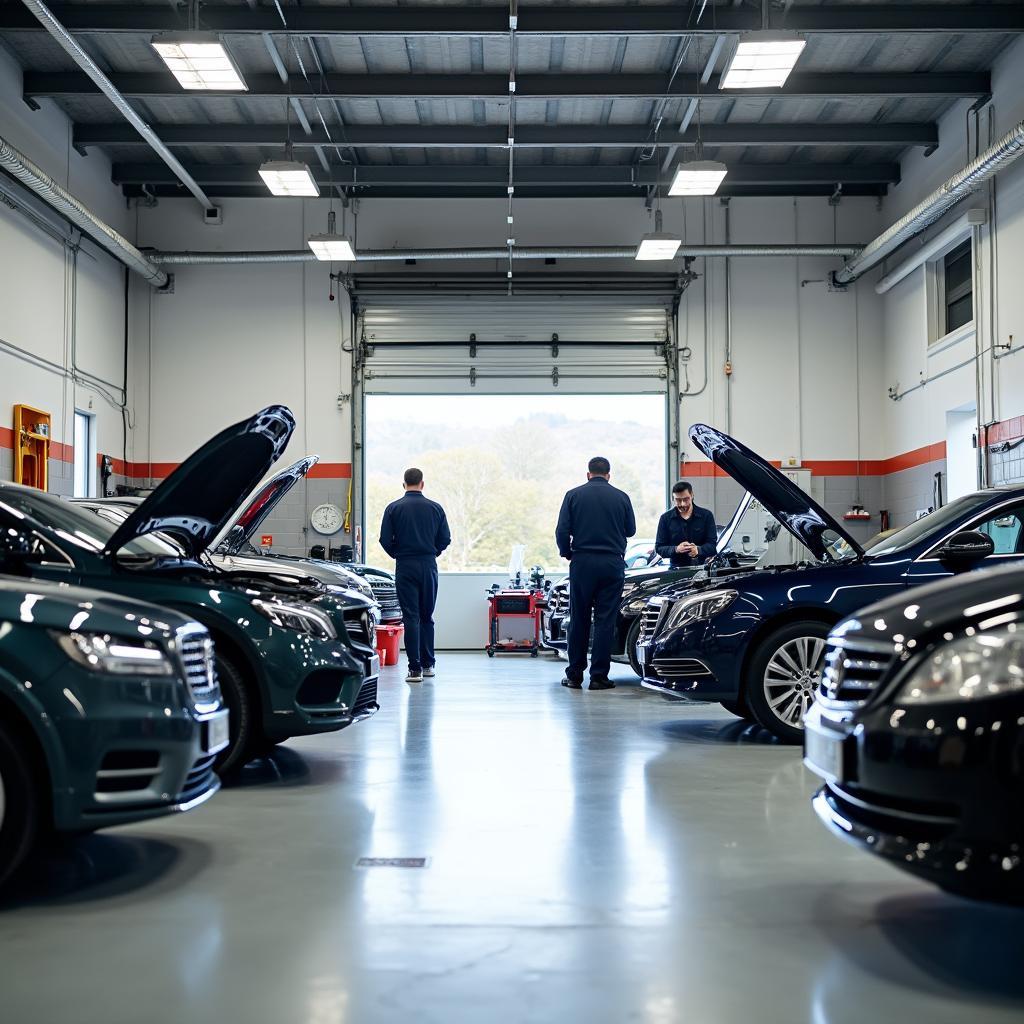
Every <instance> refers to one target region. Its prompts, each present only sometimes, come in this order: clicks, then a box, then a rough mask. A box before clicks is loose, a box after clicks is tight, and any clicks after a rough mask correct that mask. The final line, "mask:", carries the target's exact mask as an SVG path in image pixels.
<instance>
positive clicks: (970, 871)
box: [804, 696, 1024, 903]
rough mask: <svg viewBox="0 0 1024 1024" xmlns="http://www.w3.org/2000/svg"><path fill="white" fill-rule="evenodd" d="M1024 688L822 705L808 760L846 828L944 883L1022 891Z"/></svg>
mask: <svg viewBox="0 0 1024 1024" xmlns="http://www.w3.org/2000/svg"><path fill="white" fill-rule="evenodd" d="M1022 713H1024V700H1022V699H1021V698H1020V697H1019V696H1015V697H1011V698H1001V699H998V700H990V701H978V702H974V703H973V704H971V705H965V704H963V703H957V704H935V705H918V706H909V707H903V708H900V707H896V706H894V705H892V704H890V703H888V702H882V703H880V704H879V705H878V706H872V707H870V708H868V709H858V710H857V711H854V712H835V713H833V712H831V711H829V710H827V709H823V708H822V706H821V705H819V704H816V705H815V706H814V707H812V708H811V709H810V711H809V712H808V714H807V716H806V718H805V721H804V725H805V740H804V752H805V757H804V761H805V763H806V764H807V766H808V767H809V768H810V769H811V770H812V771H814V772H815V773H816V774H818V775H820V776H821V777H822V778H823V779H824V780H825V785H824V786H822V788H821V789H820V790H819V791H818V793H817V794H816V795H815V797H814V801H813V806H814V810H815V812H816V813H817V814H818V816H819V817H820V818H821V820H822V821H823V822H824V823H825V824H826V825H827V826H828V828H829V829H830V830H831V831H832V832H834V833H835V834H836V835H837V836H839V837H840V838H842V839H844V840H846V841H847V842H850V843H853V844H854V845H856V846H859V847H861V848H862V849H865V850H868V851H870V852H871V853H873V854H875V855H876V856H879V857H882V858H884V859H886V860H888V861H889V862H890V863H892V864H894V865H895V866H897V867H899V868H901V869H903V870H904V871H908V872H910V873H911V874H914V875H917V876H919V877H921V878H924V879H926V880H928V881H931V882H933V883H935V884H937V885H940V886H942V887H943V888H946V889H949V890H952V891H956V892H960V893H963V894H964V895H970V896H973V897H976V898H980V899H992V900H998V901H1000V902H1012V903H1022V902H1024V818H1022V816H1021V812H1020V809H1021V805H1022V797H1024V774H1022V773H1024V769H1022V759H1021V754H1022V751H1024V740H1022V739H1021V730H1020V728H1019V726H1018V724H1017V723H1018V720H1019V719H1020V717H1021V715H1022Z"/></svg>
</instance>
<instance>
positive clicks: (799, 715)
mask: <svg viewBox="0 0 1024 1024" xmlns="http://www.w3.org/2000/svg"><path fill="white" fill-rule="evenodd" d="M828 634H829V626H828V625H826V624H825V623H824V622H817V621H815V620H813V619H809V620H806V621H802V622H789V623H787V624H786V625H785V626H781V627H780V628H779V629H776V630H773V631H772V632H771V633H769V634H768V636H766V637H765V638H764V639H763V640H762V641H761V642H760V644H758V646H757V649H756V651H755V652H754V656H753V658H752V659H751V660H750V665H749V668H748V669H747V672H746V679H745V681H744V697H745V700H746V704H747V706H748V707H749V708H750V712H751V714H752V715H753V718H754V720H755V721H756V722H757V723H758V724H759V725H762V726H764V728H765V729H767V730H768V731H769V732H772V733H774V734H775V735H776V736H778V738H779V739H780V740H782V741H783V742H784V743H800V742H801V741H802V740H803V735H804V727H803V713H804V711H806V710H807V708H809V707H810V706H811V702H812V701H813V699H814V691H815V689H816V688H817V685H818V679H819V677H820V675H821V667H822V662H823V660H824V657H825V638H826V637H827V636H828Z"/></svg>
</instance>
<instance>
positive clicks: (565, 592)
mask: <svg viewBox="0 0 1024 1024" xmlns="http://www.w3.org/2000/svg"><path fill="white" fill-rule="evenodd" d="M548 610H549V612H550V613H551V614H552V615H563V616H564V615H566V614H568V612H569V584H568V583H560V584H559V585H558V586H557V587H553V588H552V589H551V596H550V597H549V598H548Z"/></svg>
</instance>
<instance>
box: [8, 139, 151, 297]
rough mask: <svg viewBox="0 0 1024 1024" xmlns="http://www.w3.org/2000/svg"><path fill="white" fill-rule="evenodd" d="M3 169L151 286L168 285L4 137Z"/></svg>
mask: <svg viewBox="0 0 1024 1024" xmlns="http://www.w3.org/2000/svg"><path fill="white" fill-rule="evenodd" d="M0 168H3V169H4V170H5V171H7V173H8V174H10V175H11V176H12V177H14V178H17V180H18V181H20V182H22V184H24V185H27V186H28V188H30V189H31V190H32V191H33V192H34V193H35V194H36V195H37V196H39V197H40V198H41V199H43V200H44V201H45V202H46V203H47V204H48V205H49V206H50V207H51V208H52V209H54V210H56V211H57V213H59V214H60V215H61V216H62V217H65V218H66V219H67V220H69V221H70V222H71V223H72V224H74V225H75V227H77V228H79V229H80V230H81V231H83V232H84V233H85V234H87V235H88V236H89V237H90V238H92V239H94V240H95V241H96V242H97V243H98V244H99V245H101V246H103V248H104V249H106V250H107V252H109V253H110V254H111V255H112V256H113V257H115V258H116V259H118V260H120V261H121V262H122V263H123V264H124V265H125V266H126V267H128V268H129V269H131V270H134V271H135V272H136V273H137V274H141V275H142V277H144V278H145V279H146V280H147V281H148V282H149V283H150V284H151V285H153V286H154V287H156V288H163V287H164V286H165V285H166V284H167V274H165V273H164V271H162V270H161V269H160V268H159V267H157V266H155V265H154V264H153V263H152V262H150V260H148V259H147V258H146V257H145V256H144V255H143V254H142V253H141V252H140V251H139V250H138V249H136V248H135V246H134V245H132V243H131V242H129V241H128V239H127V238H125V237H124V236H123V235H121V234H119V233H118V232H117V231H115V230H114V229H113V228H112V227H111V226H110V225H109V224H106V223H104V222H103V221H102V220H100V219H99V217H97V216H96V215H95V214H93V213H90V211H89V210H88V209H87V208H86V207H85V206H84V205H83V204H82V203H81V202H79V201H78V200H77V199H76V198H75V197H74V196H73V195H71V193H70V192H68V191H67V190H66V189H63V188H61V186H60V185H58V184H57V182H55V181H54V180H53V178H51V177H50V176H49V175H48V174H47V173H46V172H45V171H44V170H43V169H42V168H41V167H39V166H37V165H36V164H34V163H33V162H32V161H31V160H29V158H28V157H27V156H25V154H24V153H22V152H20V151H19V150H17V149H15V148H14V146H12V145H11V144H10V143H9V142H7V141H6V140H5V139H3V138H2V137H0Z"/></svg>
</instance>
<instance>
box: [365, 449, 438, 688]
mask: <svg viewBox="0 0 1024 1024" xmlns="http://www.w3.org/2000/svg"><path fill="white" fill-rule="evenodd" d="M402 488H403V490H404V491H405V494H404V495H402V497H401V498H399V499H398V500H397V501H393V502H391V504H390V505H388V507H387V508H386V509H384V518H383V519H382V520H381V524H380V546H381V547H382V548H383V549H384V550H385V551H386V552H387V553H388V554H389V555H390V556H391V557H392V558H393V559H394V560H395V589H396V590H397V591H398V603H399V604H400V605H401V606H402V622H403V624H404V626H405V655H406V657H407V658H408V660H409V674H408V675H407V676H406V677H405V681H406V682H407V683H421V682H423V677H424V676H433V675H434V672H435V670H434V665H435V662H436V658H435V656H434V606H435V605H436V604H437V558H438V556H439V555H440V554H441V552H442V551H444V549H445V548H446V547H448V545H449V544H451V542H452V535H451V531H450V530H449V529H448V517H447V516H446V515H445V513H444V509H443V508H441V506H440V505H438V503H437V502H436V501H431V500H430V499H429V498H428V497H426V496H425V495H424V493H423V471H422V470H420V469H407V470H406V471H405V477H404V483H403V484H402Z"/></svg>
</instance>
